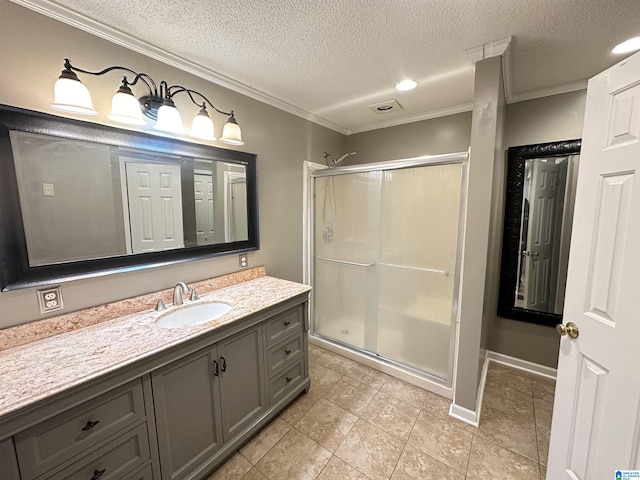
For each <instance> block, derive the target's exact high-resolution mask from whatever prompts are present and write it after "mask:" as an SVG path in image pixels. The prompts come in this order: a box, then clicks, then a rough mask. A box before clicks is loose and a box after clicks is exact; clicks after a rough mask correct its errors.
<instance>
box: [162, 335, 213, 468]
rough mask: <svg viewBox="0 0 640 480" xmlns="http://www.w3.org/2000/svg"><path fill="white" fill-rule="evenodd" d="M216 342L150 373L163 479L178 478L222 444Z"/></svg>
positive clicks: (208, 456) (209, 455)
mask: <svg viewBox="0 0 640 480" xmlns="http://www.w3.org/2000/svg"><path fill="white" fill-rule="evenodd" d="M217 361H218V355H217V351H216V348H215V346H214V347H211V348H207V349H205V350H201V351H199V352H196V353H194V354H191V355H189V356H188V357H186V358H183V359H181V360H178V361H176V362H173V363H171V364H169V365H167V366H166V367H164V368H161V369H159V370H156V371H155V372H153V373H152V374H151V380H152V384H153V400H154V406H155V413H156V428H157V429H158V449H159V451H160V470H161V471H162V478H163V480H170V479H171V480H173V479H178V478H183V477H184V476H185V475H186V474H187V473H189V472H191V471H192V470H193V469H194V468H196V467H198V466H199V465H201V464H203V463H206V461H207V459H208V458H210V457H212V456H213V454H214V453H215V452H216V451H217V450H218V449H219V448H220V446H221V445H222V421H221V419H220V410H221V409H220V395H219V391H220V379H219V367H217V373H216V364H217Z"/></svg>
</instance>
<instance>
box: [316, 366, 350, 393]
mask: <svg viewBox="0 0 640 480" xmlns="http://www.w3.org/2000/svg"><path fill="white" fill-rule="evenodd" d="M309 377H311V388H310V391H311V390H320V391H322V392H326V391H327V390H329V389H330V388H331V387H333V385H334V384H335V383H336V382H337V381H338V380H340V378H342V374H341V373H338V372H334V371H333V370H331V369H330V368H327V367H325V366H323V365H320V364H319V363H316V362H310V363H309Z"/></svg>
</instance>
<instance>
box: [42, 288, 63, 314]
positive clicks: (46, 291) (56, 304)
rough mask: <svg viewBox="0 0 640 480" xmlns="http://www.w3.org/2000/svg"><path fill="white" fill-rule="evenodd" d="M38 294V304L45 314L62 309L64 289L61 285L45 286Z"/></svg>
mask: <svg viewBox="0 0 640 480" xmlns="http://www.w3.org/2000/svg"><path fill="white" fill-rule="evenodd" d="M36 292H37V294H38V305H39V306H40V313H41V314H45V313H49V312H55V311H56V310H62V309H63V304H62V289H61V288H60V286H59V285H58V286H56V287H48V288H43V289H40V290H37V291H36Z"/></svg>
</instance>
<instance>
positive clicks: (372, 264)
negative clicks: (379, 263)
mask: <svg viewBox="0 0 640 480" xmlns="http://www.w3.org/2000/svg"><path fill="white" fill-rule="evenodd" d="M316 260H322V261H324V262H333V263H342V264H344V265H354V266H356V267H373V266H374V265H375V263H359V262H347V261H346V260H337V259H335V258H325V257H321V256H317V257H316Z"/></svg>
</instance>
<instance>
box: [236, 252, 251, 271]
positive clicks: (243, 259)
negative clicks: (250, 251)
mask: <svg viewBox="0 0 640 480" xmlns="http://www.w3.org/2000/svg"><path fill="white" fill-rule="evenodd" d="M238 261H239V263H240V268H248V267H249V258H248V257H247V254H246V253H241V254H240V255H238Z"/></svg>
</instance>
